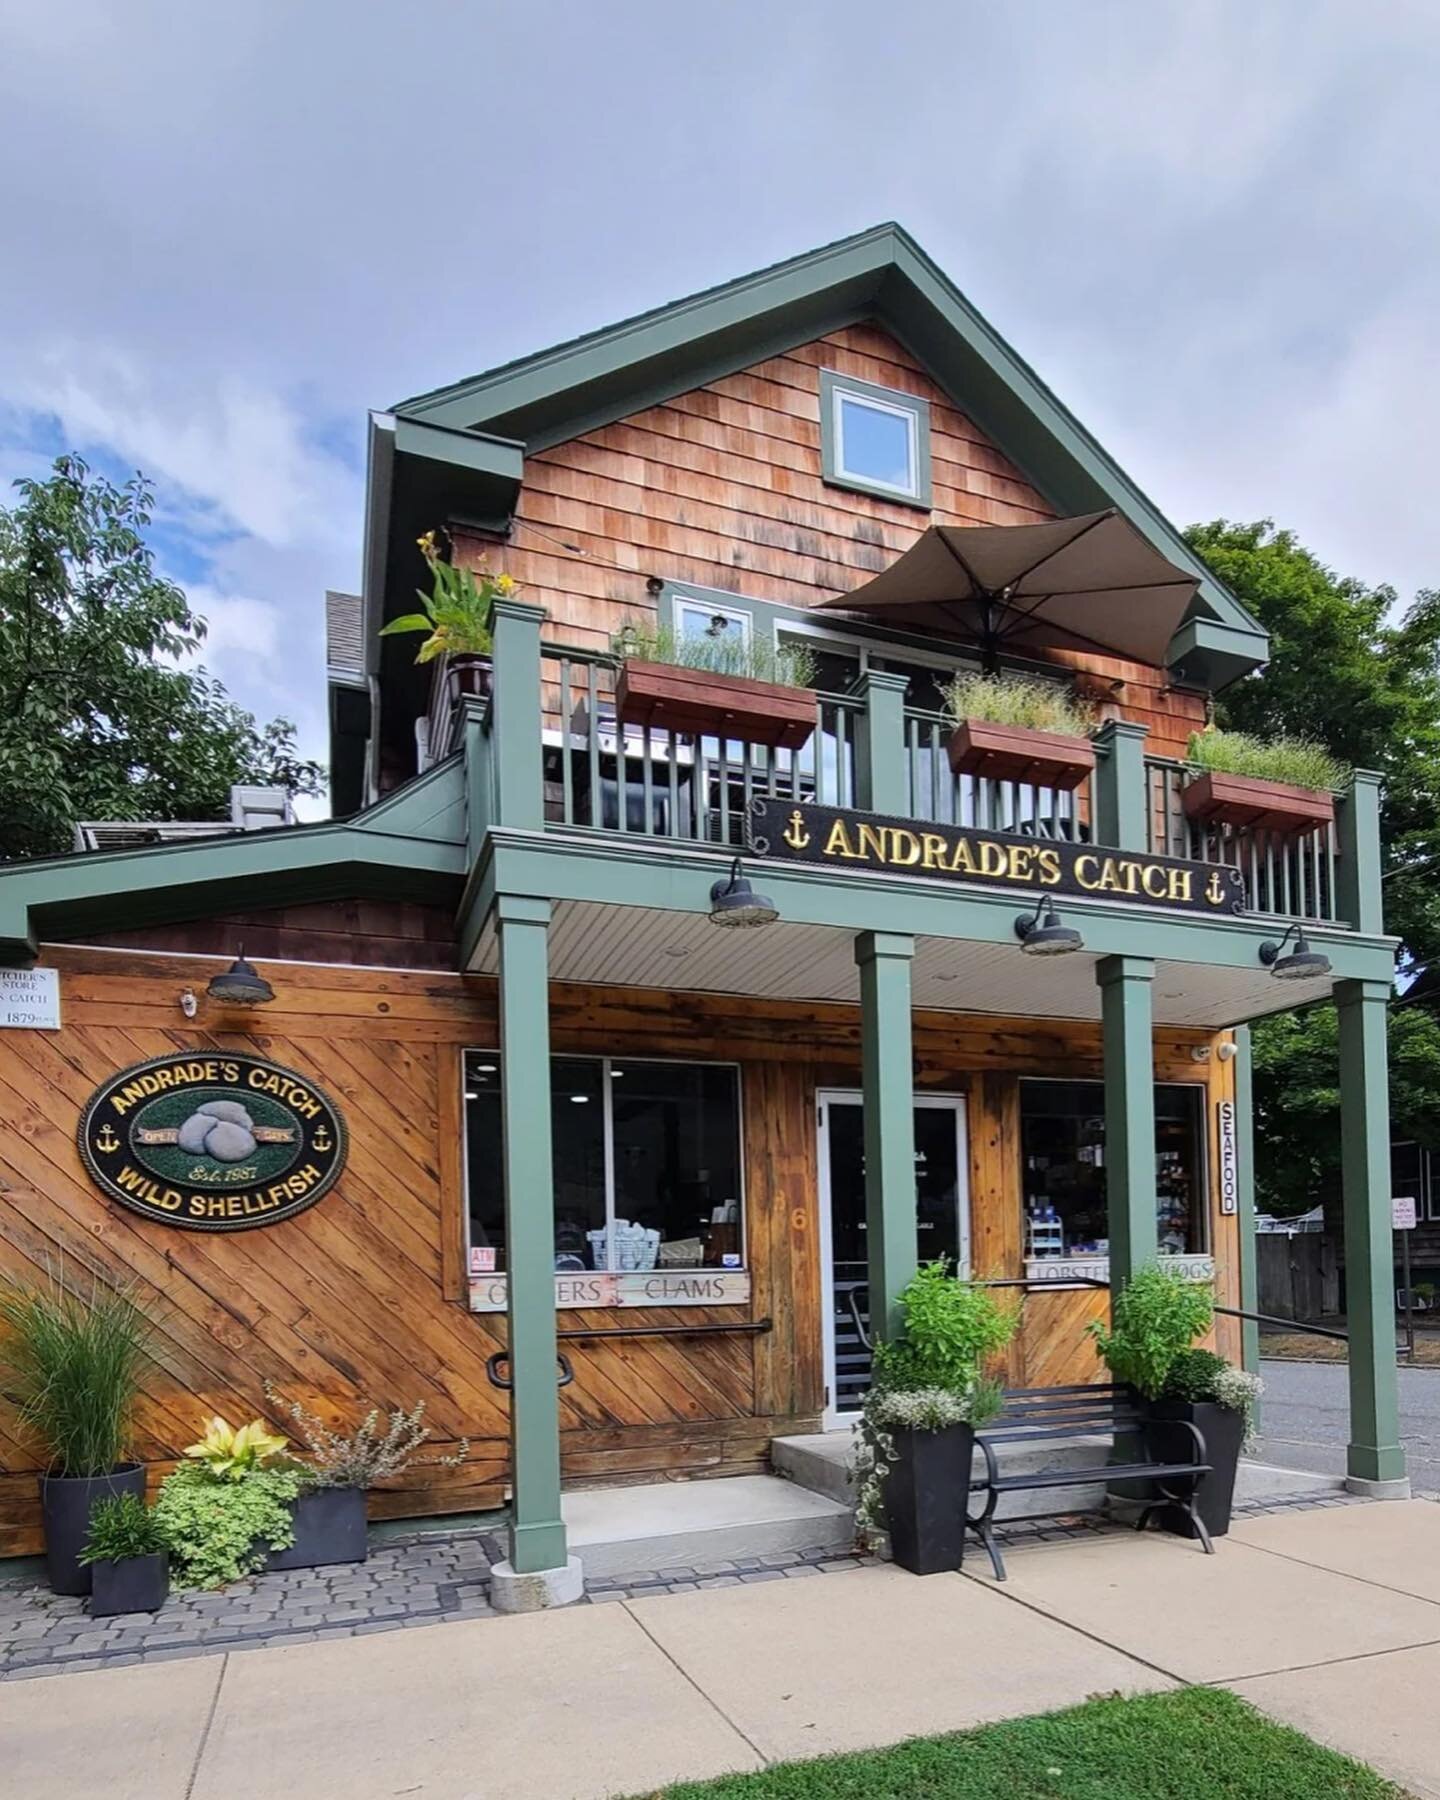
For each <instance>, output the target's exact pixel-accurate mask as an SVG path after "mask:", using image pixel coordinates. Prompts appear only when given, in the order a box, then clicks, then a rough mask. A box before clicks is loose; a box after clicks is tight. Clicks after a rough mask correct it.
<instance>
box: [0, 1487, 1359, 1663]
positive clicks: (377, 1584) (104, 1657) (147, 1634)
mask: <svg viewBox="0 0 1440 1800" xmlns="http://www.w3.org/2000/svg"><path fill="white" fill-rule="evenodd" d="M1356 1504H1364V1502H1361V1501H1357V1500H1356V1499H1355V1498H1354V1497H1353V1496H1351V1495H1348V1494H1342V1493H1329V1494H1324V1495H1322V1496H1321V1497H1319V1498H1317V1497H1316V1496H1315V1495H1314V1494H1307V1495H1301V1496H1297V1497H1296V1498H1294V1499H1289V1498H1283V1499H1279V1500H1274V1499H1271V1500H1266V1501H1263V1502H1252V1503H1251V1504H1249V1505H1240V1506H1237V1507H1236V1508H1235V1511H1236V1515H1237V1516H1239V1515H1241V1514H1244V1515H1247V1516H1248V1515H1253V1514H1255V1513H1261V1512H1277V1511H1286V1510H1290V1509H1291V1508H1295V1507H1308V1506H1316V1505H1320V1506H1344V1505H1356ZM492 1529H493V1528H492ZM1128 1529H1129V1527H1127V1526H1122V1525H1117V1524H1115V1523H1114V1522H1113V1521H1111V1520H1110V1519H1108V1518H1106V1517H1105V1515H1103V1514H1100V1513H1081V1514H1076V1515H1073V1516H1071V1517H1068V1518H1062V1519H1044V1520H1037V1521H1034V1522H1031V1521H1015V1522H1013V1523H1011V1524H1008V1525H1000V1526H998V1527H997V1529H996V1535H997V1537H998V1538H999V1539H1000V1541H1001V1543H1002V1544H1004V1545H1006V1546H1007V1547H1013V1548H1020V1547H1022V1546H1023V1545H1025V1544H1032V1543H1052V1542H1060V1541H1063V1540H1064V1539H1066V1538H1083V1537H1090V1536H1093V1535H1094V1534H1095V1533H1096V1532H1104V1531H1116V1530H1128ZM486 1535H488V1533H483V1532H480V1531H474V1532H465V1533H457V1534H455V1535H453V1536H447V1537H429V1536H427V1535H425V1534H424V1533H417V1534H416V1535H415V1536H414V1537H409V1538H401V1539H395V1538H391V1539H390V1540H388V1541H387V1542H385V1543H383V1544H381V1545H378V1546H377V1547H376V1548H374V1549H372V1551H371V1553H370V1557H369V1560H368V1561H367V1562H364V1563H356V1564H338V1565H334V1566H332V1567H330V1568H325V1569H296V1570H290V1571H286V1572H284V1573H277V1574H274V1575H258V1576H256V1577H254V1578H253V1579H252V1580H249V1581H240V1582H236V1583H235V1584H234V1585H233V1586H231V1587H228V1588H225V1589H224V1590H223V1591H221V1592H219V1593H209V1592H204V1591H197V1590H191V1591H184V1592H182V1591H177V1592H175V1593H172V1594H171V1596H170V1598H169V1600H168V1601H167V1602H166V1603H165V1605H164V1606H163V1607H162V1608H161V1609H160V1611H159V1612H156V1613H131V1614H126V1615H124V1616H122V1617H119V1618H115V1619H92V1618H91V1617H90V1615H89V1612H88V1610H87V1606H88V1602H86V1601H85V1600H80V1599H70V1598H66V1597H64V1596H61V1595H59V1594H52V1593H51V1592H50V1590H49V1589H48V1588H47V1587H45V1586H44V1585H43V1584H37V1583H36V1582H35V1581H34V1580H33V1578H31V1579H21V1578H19V1577H15V1576H11V1577H8V1578H7V1577H6V1575H5V1574H4V1572H3V1571H4V1565H3V1564H0V1680H10V1681H16V1680H23V1679H27V1678H31V1677H35V1676H40V1675H59V1674H70V1673H77V1672H79V1671H82V1670H85V1669H98V1668H115V1667H117V1666H119V1665H123V1664H128V1663H153V1662H167V1661H170V1660H172V1659H174V1658H177V1657H189V1656H207V1655H213V1654H219V1653H228V1652H230V1651H239V1650H257V1649H260V1648H261V1647H263V1646H264V1645H266V1644H309V1643H315V1642H317V1641H319V1640H320V1639H324V1638H335V1637H361V1636H364V1635H365V1634H367V1633H369V1632H375V1631H402V1630H406V1631H408V1630H412V1629H415V1628H417V1627H419V1626H422V1625H443V1624H446V1623H448V1622H449V1621H451V1620H454V1619H474V1618H491V1617H494V1616H495V1614H494V1613H493V1610H492V1608H491V1606H490V1602H489V1591H490V1565H489V1563H488V1561H487V1560H486V1555H485V1548H484V1539H485V1536H486ZM875 1560H876V1559H875V1558H874V1557H873V1556H870V1555H866V1554H865V1553H863V1552H861V1551H853V1552H849V1553H842V1554H838V1555H837V1553H836V1552H835V1551H834V1549H825V1550H792V1551H786V1552H783V1553H779V1554H776V1555H773V1556H764V1557H748V1558H741V1559H739V1560H737V1561H732V1562H712V1563H698V1564H696V1565H695V1566H694V1567H693V1568H666V1569H660V1570H648V1571H646V1570H638V1571H635V1572H633V1573H630V1574H623V1575H612V1576H601V1577H598V1578H596V1579H594V1580H592V1581H591V1582H590V1583H589V1587H588V1591H587V1593H586V1596H585V1598H586V1601H587V1602H588V1604H590V1605H592V1606H598V1605H603V1604H604V1603H606V1602H607V1601H615V1600H625V1599H634V1598H639V1597H641V1596H644V1595H651V1594H680V1593H691V1592H694V1591H695V1590H697V1589H700V1588H712V1587H741V1586H745V1585H747V1584H751V1583H755V1582H765V1581H787V1580H788V1581H793V1580H801V1579H805V1578H809V1577H813V1576H817V1575H833V1574H841V1573H843V1572H844V1571H846V1570H848V1569H855V1568H863V1567H865V1566H866V1565H867V1564H870V1563H873V1562H874V1561H875Z"/></svg>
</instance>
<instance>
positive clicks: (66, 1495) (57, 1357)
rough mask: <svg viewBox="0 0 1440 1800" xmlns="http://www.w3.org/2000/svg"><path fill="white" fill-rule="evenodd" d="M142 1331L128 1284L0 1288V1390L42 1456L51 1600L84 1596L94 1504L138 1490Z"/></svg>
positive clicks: (145, 1334)
mask: <svg viewBox="0 0 1440 1800" xmlns="http://www.w3.org/2000/svg"><path fill="white" fill-rule="evenodd" d="M150 1330H151V1327H150V1324H149V1321H148V1320H147V1319H146V1318H145V1315H144V1314H143V1313H142V1312H141V1311H140V1309H139V1307H138V1306H136V1304H135V1302H134V1300H133V1298H132V1296H131V1291H130V1290H129V1289H128V1288H110V1287H105V1286H104V1285H102V1284H101V1283H100V1282H99V1281H98V1280H94V1279H92V1280H91V1281H90V1283H89V1285H88V1287H87V1288H85V1289H81V1288H78V1287H75V1286H72V1285H71V1284H70V1283H69V1282H67V1280H66V1279H65V1276H64V1274H63V1272H62V1273H60V1274H57V1275H52V1276H51V1277H50V1279H49V1280H48V1281H47V1282H46V1283H45V1284H43V1285H41V1286H38V1287H7V1288H4V1289H0V1387H3V1390H4V1392H5V1395H6V1398H7V1399H9V1400H10V1401H11V1402H12V1404H13V1405H14V1407H15V1409H16V1412H17V1413H18V1415H19V1418H20V1422H21V1424H22V1425H23V1426H24V1427H25V1428H26V1429H27V1430H28V1431H30V1432H31V1433H33V1435H34V1436H35V1437H36V1438H37V1439H38V1440H39V1442H40V1443H41V1444H42V1445H43V1446H44V1449H45V1453H46V1456H47V1458H48V1460H49V1468H48V1469H47V1470H46V1473H45V1474H43V1475H42V1476H41V1477H40V1507H41V1514H42V1517H43V1520H44V1527H45V1571H46V1575H47V1577H48V1579H49V1582H50V1586H51V1587H52V1588H53V1589H54V1591H55V1592H56V1593H57V1594H88V1593H89V1592H90V1589H91V1582H92V1577H91V1572H90V1568H89V1565H88V1564H86V1563H84V1562H82V1560H81V1552H82V1551H83V1550H84V1548H85V1541H86V1537H87V1535H88V1533H89V1529H90V1515H91V1513H92V1511H93V1510H94V1508H95V1507H96V1506H97V1505H98V1504H99V1503H100V1502H101V1501H102V1500H108V1499H111V1498H114V1497H115V1496H117V1495H120V1494H133V1495H143V1494H144V1492H145V1471H144V1469H143V1468H141V1466H140V1464H139V1463H138V1462H135V1461H133V1460H130V1459H129V1457H128V1455H127V1452H128V1450H129V1448H130V1429H131V1414H132V1411H133V1408H134V1404H135V1395H136V1392H137V1390H138V1388H139V1380H140V1367H141V1364H142V1362H143V1360H144V1354H145V1344H146V1341H147V1339H148V1338H149V1335H150Z"/></svg>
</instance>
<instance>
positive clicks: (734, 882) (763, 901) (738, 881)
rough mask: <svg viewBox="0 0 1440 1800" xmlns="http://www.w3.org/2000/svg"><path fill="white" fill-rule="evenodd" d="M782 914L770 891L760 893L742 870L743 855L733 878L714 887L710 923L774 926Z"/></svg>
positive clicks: (734, 870) (738, 860)
mask: <svg viewBox="0 0 1440 1800" xmlns="http://www.w3.org/2000/svg"><path fill="white" fill-rule="evenodd" d="M779 917H780V909H779V907H778V906H776V904H775V902H774V901H773V900H772V899H770V897H769V896H768V895H766V894H757V893H756V892H755V890H754V888H752V887H751V885H750V883H749V880H748V879H747V878H746V877H745V876H744V875H742V874H741V873H740V858H739V857H738V856H737V857H736V858H735V866H734V868H732V869H731V871H730V874H729V877H728V878H727V879H726V880H724V881H717V882H716V883H715V885H714V886H713V887H712V888H711V889H710V923H711V924H712V925H770V924H773V923H774V921H775V920H776V919H778V918H779Z"/></svg>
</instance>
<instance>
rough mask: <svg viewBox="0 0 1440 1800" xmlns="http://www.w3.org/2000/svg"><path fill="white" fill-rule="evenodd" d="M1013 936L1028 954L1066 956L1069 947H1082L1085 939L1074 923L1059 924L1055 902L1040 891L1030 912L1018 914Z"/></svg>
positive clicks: (1078, 948)
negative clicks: (1033, 908) (1040, 893)
mask: <svg viewBox="0 0 1440 1800" xmlns="http://www.w3.org/2000/svg"><path fill="white" fill-rule="evenodd" d="M1015 935H1016V937H1018V938H1019V940H1020V948H1021V949H1022V950H1023V951H1024V952H1025V954H1026V955H1027V956H1065V955H1067V954H1068V953H1069V952H1070V951H1071V950H1083V949H1084V947H1085V940H1084V938H1082V937H1081V935H1080V933H1079V932H1078V931H1077V930H1076V929H1075V927H1074V926H1073V925H1062V924H1061V923H1060V914H1059V913H1058V912H1057V911H1056V909H1055V902H1054V901H1053V900H1052V899H1051V898H1050V896H1049V895H1048V894H1042V895H1041V896H1040V899H1039V901H1038V902H1037V903H1036V906H1035V910H1034V912H1033V913H1021V914H1020V916H1019V918H1018V919H1016V921H1015Z"/></svg>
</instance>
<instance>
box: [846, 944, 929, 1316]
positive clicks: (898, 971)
mask: <svg viewBox="0 0 1440 1800" xmlns="http://www.w3.org/2000/svg"><path fill="white" fill-rule="evenodd" d="M914 955H915V940H914V938H912V937H908V936H905V935H904V934H902V933H900V932H894V931H864V932H861V934H860V936H859V937H857V938H856V940H855V961H856V963H857V964H858V965H859V969H860V1085H861V1089H862V1100H863V1111H864V1120H865V1237H866V1253H867V1256H868V1258H869V1276H870V1329H871V1331H872V1332H873V1333H874V1334H875V1336H876V1337H879V1338H892V1337H894V1335H895V1333H896V1330H897V1328H898V1326H899V1322H900V1321H899V1312H898V1309H897V1307H896V1304H895V1301H896V1296H897V1295H898V1294H899V1292H900V1290H901V1288H903V1287H904V1286H905V1283H906V1282H907V1281H909V1279H910V1277H911V1276H912V1275H913V1274H914V1273H915V1268H916V1264H917V1262H918V1260H919V1235H918V1231H917V1227H916V1221H915V1078H914V1072H913V1065H914V1052H913V1049H912V1046H911V1032H910V963H911V959H912V958H913V957H914Z"/></svg>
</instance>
